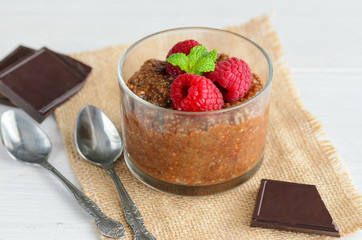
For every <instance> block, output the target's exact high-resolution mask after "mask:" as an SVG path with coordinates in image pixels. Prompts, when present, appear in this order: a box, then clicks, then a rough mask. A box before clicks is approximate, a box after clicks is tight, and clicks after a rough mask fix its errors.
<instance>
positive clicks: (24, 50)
mask: <svg viewBox="0 0 362 240" xmlns="http://www.w3.org/2000/svg"><path fill="white" fill-rule="evenodd" d="M48 50H49V49H48ZM35 51H36V50H35V49H31V48H28V47H24V46H21V45H20V46H19V47H17V48H16V49H15V50H14V51H12V52H11V53H10V54H9V55H8V56H6V57H5V58H4V59H3V60H1V61H0V74H1V72H3V71H5V70H6V69H7V68H10V67H11V66H13V65H15V64H18V63H19V62H20V61H22V60H23V59H25V58H26V57H27V56H29V55H30V54H32V53H34V52H35ZM49 51H51V50H49ZM52 52H53V51H52ZM53 53H55V54H57V55H58V56H59V58H61V59H62V60H63V61H64V62H66V63H67V64H68V65H70V66H71V67H73V68H74V70H75V71H78V72H79V73H80V74H81V75H83V76H84V77H87V76H88V74H89V73H90V72H91V70H92V68H91V67H89V66H88V65H86V64H84V63H82V62H79V61H77V60H75V59H73V58H71V57H68V56H66V55H63V54H59V53H56V52H53ZM0 104H4V105H8V106H13V103H12V102H11V101H10V100H9V99H8V98H6V97H5V96H3V95H2V94H1V93H0Z"/></svg>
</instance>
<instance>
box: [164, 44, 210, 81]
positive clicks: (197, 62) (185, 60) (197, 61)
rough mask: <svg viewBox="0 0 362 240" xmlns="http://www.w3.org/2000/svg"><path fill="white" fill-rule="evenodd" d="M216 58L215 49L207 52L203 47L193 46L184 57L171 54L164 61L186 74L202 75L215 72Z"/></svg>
mask: <svg viewBox="0 0 362 240" xmlns="http://www.w3.org/2000/svg"><path fill="white" fill-rule="evenodd" d="M216 58H217V50H216V49H214V50H212V51H211V52H208V51H207V49H206V47H205V46H195V47H193V48H192V49H191V51H190V53H189V55H187V56H186V55H185V54H183V53H175V54H171V55H170V56H169V57H168V58H167V60H166V61H167V62H169V63H171V64H172V65H174V66H179V67H180V68H181V70H183V71H185V72H187V73H192V74H197V75H203V73H205V72H211V71H214V70H215V62H216Z"/></svg>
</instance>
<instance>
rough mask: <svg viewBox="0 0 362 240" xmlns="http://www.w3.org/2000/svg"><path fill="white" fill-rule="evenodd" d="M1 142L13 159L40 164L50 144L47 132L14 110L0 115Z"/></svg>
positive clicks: (48, 152) (50, 146)
mask: <svg viewBox="0 0 362 240" xmlns="http://www.w3.org/2000/svg"><path fill="white" fill-rule="evenodd" d="M0 123H1V136H2V138H1V139H2V141H3V144H4V146H5V148H6V150H7V151H8V153H9V154H10V156H12V157H13V158H14V159H16V160H20V161H22V162H27V163H33V164H41V163H43V162H44V161H46V160H47V159H48V157H49V155H50V152H51V149H52V144H51V142H50V140H49V137H48V136H47V134H46V133H45V132H44V131H43V130H42V129H41V128H40V127H38V125H37V124H35V123H34V122H33V121H30V120H29V119H28V118H27V117H26V116H24V115H23V114H20V113H19V112H16V111H7V112H5V113H3V114H2V116H1V121H0Z"/></svg>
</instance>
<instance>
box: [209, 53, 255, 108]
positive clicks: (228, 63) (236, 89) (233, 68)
mask: <svg viewBox="0 0 362 240" xmlns="http://www.w3.org/2000/svg"><path fill="white" fill-rule="evenodd" d="M205 77H207V78H208V79H210V80H211V81H213V82H214V83H215V85H216V86H217V87H218V88H219V89H220V91H221V93H222V94H223V96H224V101H225V102H234V101H237V100H240V99H241V98H242V97H243V96H244V95H245V94H246V93H247V92H248V90H249V88H250V84H251V82H252V80H253V73H252V72H251V69H250V68H249V66H248V64H247V63H246V62H244V61H243V60H241V59H239V58H235V57H233V58H229V59H226V60H224V61H222V62H219V63H216V65H215V70H214V71H213V72H208V73H205Z"/></svg>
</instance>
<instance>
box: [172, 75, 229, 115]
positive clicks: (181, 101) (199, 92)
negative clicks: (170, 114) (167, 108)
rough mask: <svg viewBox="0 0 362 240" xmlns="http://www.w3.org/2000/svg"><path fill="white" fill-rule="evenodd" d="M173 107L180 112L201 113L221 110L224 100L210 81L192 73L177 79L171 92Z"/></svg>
mask: <svg viewBox="0 0 362 240" xmlns="http://www.w3.org/2000/svg"><path fill="white" fill-rule="evenodd" d="M170 95H171V100H172V105H173V107H174V109H176V110H179V111H189V112H201V111H212V110H218V109H221V108H222V106H223V105H224V100H223V97H222V94H221V92H220V90H219V89H217V87H216V86H215V84H213V83H212V82H211V81H210V80H209V79H207V78H205V77H203V76H199V75H195V74H190V73H185V74H182V75H181V76H179V77H178V78H176V79H175V80H174V81H173V83H172V85H171V90H170Z"/></svg>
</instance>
